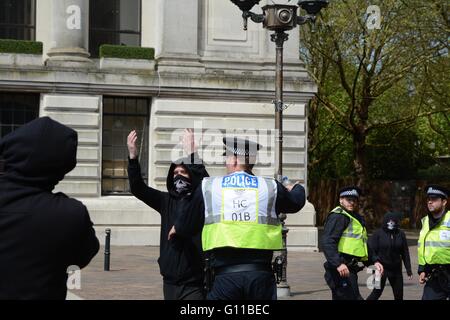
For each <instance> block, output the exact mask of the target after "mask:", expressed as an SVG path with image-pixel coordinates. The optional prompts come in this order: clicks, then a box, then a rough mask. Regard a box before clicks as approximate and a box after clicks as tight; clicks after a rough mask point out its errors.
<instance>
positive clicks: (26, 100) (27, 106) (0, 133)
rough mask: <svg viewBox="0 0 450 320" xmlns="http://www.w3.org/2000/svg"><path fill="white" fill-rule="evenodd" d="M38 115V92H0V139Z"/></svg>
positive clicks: (0, 170)
mask: <svg viewBox="0 0 450 320" xmlns="http://www.w3.org/2000/svg"><path fill="white" fill-rule="evenodd" d="M0 2H1V0H0ZM38 115H39V94H25V93H0V139H1V138H2V137H4V136H6V135H7V134H8V133H11V132H12V131H14V130H15V129H17V128H19V127H20V126H22V125H23V124H25V123H27V122H29V121H31V120H33V119H35V118H37V117H38ZM0 162H2V159H1V157H0ZM1 167H2V165H1V164H0V174H1V173H2V172H3V169H2V168H1Z"/></svg>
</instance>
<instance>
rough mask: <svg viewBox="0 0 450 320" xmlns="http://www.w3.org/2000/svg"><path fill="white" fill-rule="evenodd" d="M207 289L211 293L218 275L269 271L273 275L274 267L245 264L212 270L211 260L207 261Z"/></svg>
mask: <svg viewBox="0 0 450 320" xmlns="http://www.w3.org/2000/svg"><path fill="white" fill-rule="evenodd" d="M205 266H206V268H205V289H206V291H208V292H209V291H210V290H211V288H212V285H213V282H214V278H215V277H216V276H218V275H222V274H228V273H236V272H251V271H267V272H269V273H272V272H273V270H272V267H271V266H270V265H266V264H261V263H243V264H235V265H230V266H223V267H218V268H212V267H211V265H210V261H209V259H205Z"/></svg>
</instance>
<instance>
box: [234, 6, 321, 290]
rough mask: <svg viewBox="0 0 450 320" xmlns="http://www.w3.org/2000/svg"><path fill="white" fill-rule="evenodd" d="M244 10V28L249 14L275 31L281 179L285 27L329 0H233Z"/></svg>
mask: <svg viewBox="0 0 450 320" xmlns="http://www.w3.org/2000/svg"><path fill="white" fill-rule="evenodd" d="M231 2H233V3H234V4H236V5H237V6H238V7H239V9H241V10H242V17H243V19H244V30H247V22H248V18H250V19H251V20H252V21H253V22H256V23H262V24H263V27H264V28H265V29H268V30H271V31H274V33H273V34H271V40H272V41H273V42H275V45H276V72H275V100H274V104H275V130H276V134H277V138H276V141H275V158H276V161H275V163H276V173H275V178H276V179H277V180H278V181H279V182H282V177H283V110H284V109H285V106H284V103H283V45H284V42H285V41H287V40H288V34H287V33H286V32H285V31H288V30H291V29H294V28H295V27H296V26H297V25H301V24H305V23H308V22H312V23H314V22H315V20H316V15H317V14H318V13H319V12H320V10H321V9H322V8H324V7H326V6H327V5H328V1H326V0H316V1H298V6H299V7H300V8H302V9H303V10H305V11H306V13H307V15H305V16H298V15H297V9H298V7H297V6H293V5H282V4H272V5H266V6H264V7H262V10H263V14H255V13H253V12H251V11H250V10H251V9H252V8H253V6H255V5H256V4H258V3H259V2H260V0H231ZM285 219H286V215H285V214H283V213H282V214H280V220H281V223H282V228H283V229H282V234H283V249H282V251H281V257H282V261H283V267H282V277H281V279H280V283H279V284H278V286H277V293H278V296H279V297H283V296H289V295H290V287H289V285H288V283H287V277H286V267H287V247H286V236H287V233H288V231H289V230H288V228H286V226H285V222H284V220H285Z"/></svg>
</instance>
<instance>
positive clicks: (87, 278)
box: [68, 232, 422, 300]
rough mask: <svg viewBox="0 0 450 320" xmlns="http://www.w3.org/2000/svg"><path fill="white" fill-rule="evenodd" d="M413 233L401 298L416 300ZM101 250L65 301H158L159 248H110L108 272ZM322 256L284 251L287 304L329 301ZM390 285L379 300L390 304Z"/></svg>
mask: <svg viewBox="0 0 450 320" xmlns="http://www.w3.org/2000/svg"><path fill="white" fill-rule="evenodd" d="M417 237H418V233H417V232H408V233H407V238H408V243H409V245H410V246H409V250H410V254H411V262H412V268H413V274H414V278H413V280H408V279H407V276H406V273H405V271H404V283H405V284H404V298H405V299H406V300H419V299H420V298H421V296H422V286H420V285H419V284H418V280H417V279H418V276H417V273H416V271H417V246H416V243H417ZM103 252H104V251H103V247H102V248H101V249H100V252H99V253H98V254H97V256H96V257H95V258H94V259H93V261H92V262H91V264H90V265H89V266H88V267H86V268H85V269H83V270H82V271H81V290H71V291H70V292H69V294H68V299H86V300H162V298H163V293H162V277H161V275H160V274H159V268H158V263H157V258H158V255H159V247H118V246H113V247H112V248H111V271H103V263H104V254H103ZM323 262H324V256H323V253H322V252H296V251H292V250H289V251H288V271H287V276H288V283H289V285H290V287H291V296H290V297H286V298H282V299H289V300H330V299H331V293H330V290H329V288H328V287H327V285H326V284H325V281H324V279H323V273H324V270H323ZM369 276H370V275H369V274H367V273H366V270H363V271H361V272H360V273H359V286H360V291H361V294H362V296H363V297H364V298H366V297H367V296H368V295H369V293H370V290H369V289H368V288H367V286H366V281H367V279H368V277H369ZM392 299H393V294H392V289H391V287H390V285H389V284H388V283H387V285H386V288H385V290H384V292H383V295H382V296H381V300H392Z"/></svg>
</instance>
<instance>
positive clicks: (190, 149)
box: [182, 129, 198, 155]
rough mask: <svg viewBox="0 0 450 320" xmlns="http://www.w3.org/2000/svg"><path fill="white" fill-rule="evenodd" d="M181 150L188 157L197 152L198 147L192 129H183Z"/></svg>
mask: <svg viewBox="0 0 450 320" xmlns="http://www.w3.org/2000/svg"><path fill="white" fill-rule="evenodd" d="M182 140H183V150H184V152H186V154H188V155H190V154H192V153H194V152H197V150H198V145H197V143H196V142H195V137H194V130H192V129H184V134H183V139H182Z"/></svg>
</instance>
